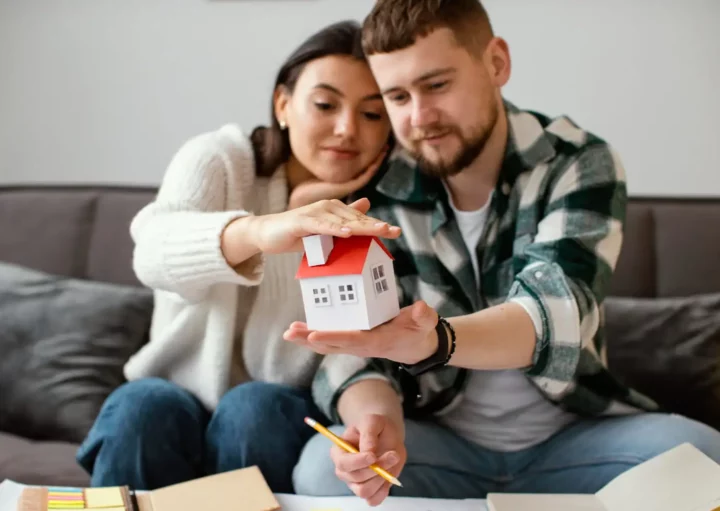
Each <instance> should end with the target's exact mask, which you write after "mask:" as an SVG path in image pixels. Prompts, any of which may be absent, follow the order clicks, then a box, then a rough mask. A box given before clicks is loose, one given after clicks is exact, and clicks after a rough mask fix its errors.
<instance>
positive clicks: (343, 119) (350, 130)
mask: <svg viewBox="0 0 720 511" xmlns="http://www.w3.org/2000/svg"><path fill="white" fill-rule="evenodd" d="M356 131H357V123H356V121H355V116H353V115H351V114H343V115H340V116H339V117H338V119H337V121H336V122H335V134H336V135H342V136H344V137H353V136H355V133H356Z"/></svg>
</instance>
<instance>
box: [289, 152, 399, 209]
mask: <svg viewBox="0 0 720 511" xmlns="http://www.w3.org/2000/svg"><path fill="white" fill-rule="evenodd" d="M387 150H388V149H387V147H385V149H383V150H382V151H381V152H380V154H378V156H377V158H375V159H374V160H373V161H372V163H371V164H370V165H368V167H367V169H365V170H364V171H362V172H361V173H360V174H358V176H357V177H355V178H354V179H352V180H350V181H346V182H345V183H328V182H327V181H320V180H319V179H309V180H307V181H304V182H302V183H301V184H299V185H297V186H296V187H295V188H294V189H293V191H292V192H291V193H290V199H289V201H288V208H289V209H295V208H299V207H302V206H306V205H308V204H312V203H314V202H318V201H321V200H323V199H343V198H345V197H347V196H348V195H350V194H351V193H353V192H356V191H358V190H359V189H360V188H362V187H363V186H365V185H366V184H368V183H369V182H370V180H371V179H372V178H373V176H374V175H375V174H376V173H377V171H378V169H379V168H380V165H382V162H383V160H384V159H385V156H386V155H387Z"/></svg>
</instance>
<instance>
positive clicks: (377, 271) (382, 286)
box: [372, 264, 389, 294]
mask: <svg viewBox="0 0 720 511" xmlns="http://www.w3.org/2000/svg"><path fill="white" fill-rule="evenodd" d="M372 275H373V285H374V286H375V293H376V294H381V293H384V292H385V291H387V290H388V289H389V288H388V283H387V277H386V276H385V267H384V266H383V265H382V264H379V265H377V266H375V267H374V268H373V269H372Z"/></svg>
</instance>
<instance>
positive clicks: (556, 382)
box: [78, 0, 720, 505]
mask: <svg viewBox="0 0 720 511" xmlns="http://www.w3.org/2000/svg"><path fill="white" fill-rule="evenodd" d="M509 76H510V56H509V51H508V47H507V45H506V43H505V42H504V41H503V40H502V39H500V38H498V37H496V36H495V35H494V34H493V30H492V27H491V24H490V22H489V20H488V17H487V14H486V12H485V10H484V9H483V7H482V6H481V4H480V3H479V2H478V1H477V0H444V1H443V0H378V1H377V2H376V3H375V6H374V7H373V10H372V12H371V13H370V15H369V16H368V17H367V19H366V20H365V22H364V24H363V26H362V29H360V28H358V27H357V26H356V25H355V24H354V23H352V22H345V23H340V24H336V25H333V26H330V27H328V28H326V29H324V30H322V31H320V32H318V33H317V34H316V35H314V36H313V37H311V38H310V39H309V40H307V41H306V42H305V43H303V44H302V45H301V46H300V48H298V50H297V51H296V52H295V53H294V54H293V55H292V56H291V57H290V58H289V60H288V61H287V62H286V63H285V64H284V65H283V67H282V68H281V70H280V72H279V73H278V77H277V81H276V87H275V89H274V96H273V102H272V123H271V126H270V127H267V128H258V129H255V130H254V131H253V132H252V134H251V135H250V136H245V135H244V134H243V131H242V130H241V128H239V127H238V126H236V125H227V126H224V127H222V128H221V129H219V130H218V131H216V132H213V133H208V134H203V135H200V136H198V137H196V138H194V139H192V140H190V141H189V142H188V143H186V144H185V145H184V146H183V147H182V148H181V149H180V151H179V152H178V153H177V154H176V156H175V157H174V158H173V160H172V161H171V163H170V165H169V168H168V169H167V173H166V175H165V178H164V180H163V183H162V186H161V188H160V190H159V193H158V196H157V199H156V200H155V201H154V202H153V203H151V204H150V205H149V206H147V207H146V208H145V209H143V210H142V211H141V212H140V213H139V214H138V215H137V217H136V218H135V219H134V221H133V224H132V227H131V230H132V234H133V239H134V240H135V242H136V251H135V270H136V272H137V274H138V276H139V278H140V279H141V280H142V281H143V282H144V283H145V284H147V285H148V286H150V287H152V288H153V289H154V290H155V296H156V308H155V311H154V319H153V325H152V331H151V341H150V343H149V344H148V345H147V346H146V347H145V348H143V349H142V350H141V351H140V352H139V353H138V354H137V355H136V356H135V357H133V358H132V359H131V360H130V361H129V363H128V365H127V367H126V374H127V376H128V379H129V380H130V382H129V383H127V384H125V385H124V386H122V387H120V388H119V389H117V390H116V391H115V392H114V393H113V394H112V395H111V396H110V397H109V398H108V400H107V402H106V404H105V405H104V407H103V409H102V411H101V413H100V415H99V417H98V419H97V421H96V424H95V425H94V427H93V429H92V431H91V432H90V434H89V436H88V438H87V439H86V441H85V442H84V443H83V445H82V447H81V449H80V451H79V453H78V460H79V461H80V463H81V464H82V465H83V466H84V467H85V468H86V469H87V470H88V471H89V472H91V473H92V482H93V484H94V485H104V484H129V485H131V486H134V487H137V488H156V487H160V486H165V485H169V484H173V483H176V482H179V481H184V480H189V479H192V478H196V477H199V476H202V475H205V474H208V473H215V472H221V471H226V470H231V469H235V468H240V467H243V466H248V465H258V466H259V467H260V469H261V470H262V472H263V474H264V475H265V477H266V479H267V480H268V482H269V484H270V486H271V488H272V490H273V491H275V492H293V491H295V492H297V493H301V494H314V495H339V494H352V493H354V494H356V495H358V496H360V497H362V498H364V499H366V500H367V502H368V503H369V504H371V505H376V504H379V503H380V502H382V501H383V500H384V498H385V497H386V496H387V495H388V494H389V493H390V488H389V486H388V484H387V483H386V482H385V481H384V480H383V479H381V478H380V477H379V476H377V475H376V474H375V473H374V472H373V471H371V470H369V469H368V466H369V465H370V464H372V463H378V464H379V465H381V466H383V467H384V468H386V469H387V470H389V471H390V472H391V473H392V474H394V475H396V476H397V475H399V476H400V479H401V480H402V482H403V485H404V486H403V487H402V488H395V487H393V489H392V494H393V495H412V496H427V497H454V498H463V497H475V498H478V497H479V498H482V497H484V496H485V494H486V493H487V492H490V491H512V492H540V493H545V492H560V493H565V492H579V493H589V492H594V491H596V490H597V489H599V488H600V487H601V486H603V485H604V484H605V483H607V482H608V481H609V480H610V479H612V478H613V477H615V476H616V475H617V474H619V473H620V472H623V471H625V470H627V469H628V468H630V467H632V466H633V465H636V464H638V463H641V462H643V461H645V460H647V459H648V458H650V457H652V456H654V455H656V454H659V453H660V452H663V451H665V450H667V449H669V448H671V447H673V446H675V445H678V444H679V443H682V442H686V441H687V442H691V443H693V444H694V445H695V446H697V447H698V448H699V449H701V450H702V451H704V452H705V453H707V454H708V455H709V456H711V457H712V458H713V459H715V460H716V461H719V462H720V434H719V433H717V432H716V431H714V430H712V429H711V428H709V427H707V426H704V425H702V424H699V423H697V422H694V421H692V420H689V419H686V418H683V417H678V416H675V415H667V414H661V413H658V411H657V406H656V405H655V403H653V402H652V401H651V400H649V399H647V398H646V397H644V396H642V395H639V394H638V393H636V392H634V391H633V390H632V389H627V388H625V387H623V386H622V385H621V384H620V383H619V382H618V381H617V380H616V379H614V378H613V376H612V375H611V374H610V373H608V371H607V370H606V368H605V366H604V363H603V361H604V343H603V328H602V312H601V311H602V306H601V304H602V301H603V299H604V297H605V294H606V292H607V288H608V282H609V280H610V277H611V275H612V272H613V268H614V265H615V262H616V260H617V257H618V254H619V251H620V247H621V240H622V230H623V220H624V211H625V203H626V187H625V176H624V170H623V168H622V165H621V163H620V160H619V158H618V156H617V154H616V153H615V152H614V151H613V150H612V149H611V148H610V147H609V146H608V145H607V144H606V143H605V142H604V141H603V140H601V139H599V138H597V137H596V136H594V135H592V134H590V133H588V132H586V131H583V130H582V129H581V128H579V127H577V126H576V125H575V124H573V123H572V122H571V121H570V120H568V119H567V118H564V117H560V118H557V119H549V118H547V117H545V116H543V115H541V114H538V113H533V112H528V111H521V110H519V109H518V108H516V107H515V106H514V105H512V104H511V103H509V102H507V101H505V100H504V99H503V97H502V95H501V89H502V87H503V86H504V84H505V83H506V82H507V81H508V79H509ZM391 126H392V131H393V134H392V135H391ZM394 139H396V141H395V140H394ZM386 153H389V154H388V155H386ZM353 199H355V200H353ZM370 207H372V211H370V212H369V211H368V209H369V208H370ZM368 213H369V215H370V216H368ZM315 233H321V234H332V235H335V236H350V235H375V236H379V237H382V238H383V239H384V241H385V243H386V245H387V246H388V248H389V249H390V250H391V252H392V253H393V255H394V257H395V270H396V273H397V281H398V285H399V288H400V289H399V290H400V292H401V293H400V294H401V301H402V303H401V305H402V307H403V308H402V309H401V312H400V315H399V316H398V317H397V318H395V319H394V320H392V321H390V322H388V323H386V324H384V325H381V326H379V327H377V328H376V329H374V330H372V331H369V332H343V333H333V332H309V331H307V330H306V328H305V325H304V324H303V323H300V322H297V321H296V320H298V319H299V318H302V317H303V305H302V299H301V295H300V289H299V285H298V284H297V282H296V281H295V280H294V273H295V271H296V269H297V265H298V262H299V257H300V255H299V252H298V250H299V248H300V247H301V243H300V239H301V238H302V237H303V236H305V235H308V234H315ZM641 412H644V413H641ZM305 416H310V417H313V418H315V419H318V420H319V422H321V423H324V424H326V425H330V427H331V428H332V429H333V430H334V431H336V432H337V433H338V434H341V435H342V436H344V437H345V438H346V439H348V440H350V441H351V442H353V443H355V444H357V445H359V447H360V451H361V452H360V453H359V454H347V453H343V452H340V451H339V450H338V449H336V448H334V447H332V446H331V444H330V442H329V441H327V440H326V439H325V438H324V437H322V436H314V435H313V433H314V432H313V430H312V429H310V428H309V427H308V426H306V425H305V424H304V423H303V418H304V417H305Z"/></svg>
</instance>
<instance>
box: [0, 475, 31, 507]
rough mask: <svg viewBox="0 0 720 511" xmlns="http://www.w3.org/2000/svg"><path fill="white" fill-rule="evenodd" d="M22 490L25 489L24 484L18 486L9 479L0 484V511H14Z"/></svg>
mask: <svg viewBox="0 0 720 511" xmlns="http://www.w3.org/2000/svg"><path fill="white" fill-rule="evenodd" d="M23 488H25V485H24V484H18V483H16V482H15V481H11V480H10V479H5V480H4V481H3V482H2V483H0V511H16V509H17V503H18V500H19V499H20V494H21V493H22V491H23Z"/></svg>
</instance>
